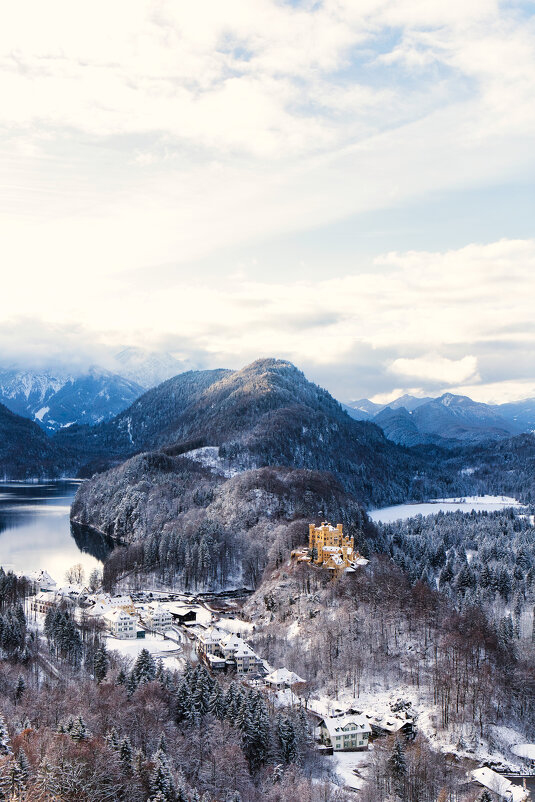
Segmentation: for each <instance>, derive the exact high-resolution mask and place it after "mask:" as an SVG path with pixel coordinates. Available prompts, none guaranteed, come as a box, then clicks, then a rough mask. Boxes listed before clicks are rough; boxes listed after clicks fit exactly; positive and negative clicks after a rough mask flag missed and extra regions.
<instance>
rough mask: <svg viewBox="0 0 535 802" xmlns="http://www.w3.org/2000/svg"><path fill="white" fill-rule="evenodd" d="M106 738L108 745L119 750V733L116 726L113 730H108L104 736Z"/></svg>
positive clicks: (116, 750)
mask: <svg viewBox="0 0 535 802" xmlns="http://www.w3.org/2000/svg"><path fill="white" fill-rule="evenodd" d="M104 740H105V741H106V743H107V744H108V746H109V747H110V748H111V749H113V750H114V751H115V752H118V751H119V735H118V733H117V730H116V729H115V727H112V728H111V730H108V732H107V733H106V735H105V737H104Z"/></svg>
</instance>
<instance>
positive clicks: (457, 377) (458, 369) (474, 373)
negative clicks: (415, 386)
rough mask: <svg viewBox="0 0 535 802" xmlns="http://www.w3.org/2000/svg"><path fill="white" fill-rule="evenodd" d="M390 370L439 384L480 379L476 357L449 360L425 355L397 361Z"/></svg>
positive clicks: (407, 376) (410, 377)
mask: <svg viewBox="0 0 535 802" xmlns="http://www.w3.org/2000/svg"><path fill="white" fill-rule="evenodd" d="M388 370H389V371H390V372H391V373H395V374H397V375H398V376H403V377H404V378H409V379H423V380H424V381H425V382H436V383H438V384H462V383H463V382H469V381H474V380H476V381H477V380H478V379H479V378H480V377H479V374H478V370H477V358H476V357H475V356H465V357H463V358H462V359H448V358H447V357H444V356H440V354H437V353H434V354H425V355H424V356H420V357H415V358H413V359H396V360H394V362H392V364H391V365H389V366H388Z"/></svg>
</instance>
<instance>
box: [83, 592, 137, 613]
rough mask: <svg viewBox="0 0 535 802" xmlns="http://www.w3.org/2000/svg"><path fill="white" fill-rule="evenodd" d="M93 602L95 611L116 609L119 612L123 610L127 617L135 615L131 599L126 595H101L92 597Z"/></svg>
mask: <svg viewBox="0 0 535 802" xmlns="http://www.w3.org/2000/svg"><path fill="white" fill-rule="evenodd" d="M93 599H94V601H95V610H101V611H103V612H104V611H106V610H113V609H115V608H118V609H120V610H124V612H125V613H128V614H129V615H135V614H136V608H135V607H134V602H133V601H132V597H131V596H128V595H123V596H110V594H109V593H101V594H99V595H98V596H94V597H93Z"/></svg>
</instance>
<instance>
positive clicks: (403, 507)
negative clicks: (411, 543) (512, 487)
mask: <svg viewBox="0 0 535 802" xmlns="http://www.w3.org/2000/svg"><path fill="white" fill-rule="evenodd" d="M508 507H522V505H521V504H520V503H519V502H518V501H517V500H516V499H514V498H510V497H509V496H465V497H461V498H437V499H431V500H430V501H424V502H422V503H421V504H397V505H396V506H394V507H383V508H382V509H379V510H371V511H370V512H368V515H369V516H370V518H371V519H372V521H375V522H376V523H379V522H380V523H383V524H389V523H392V522H393V521H404V520H406V519H407V518H414V517H415V516H416V515H424V516H425V515H436V514H437V512H456V511H461V512H472V510H475V511H476V512H483V511H485V510H486V511H487V512H493V511H495V510H504V509H506V508H508Z"/></svg>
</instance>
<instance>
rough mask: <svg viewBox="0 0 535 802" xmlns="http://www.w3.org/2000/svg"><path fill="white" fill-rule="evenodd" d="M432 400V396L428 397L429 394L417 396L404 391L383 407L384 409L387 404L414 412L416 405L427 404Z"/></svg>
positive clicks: (392, 407)
mask: <svg viewBox="0 0 535 802" xmlns="http://www.w3.org/2000/svg"><path fill="white" fill-rule="evenodd" d="M434 400H435V399H434V398H430V397H429V396H427V397H424V398H417V397H416V396H415V395H408V394H407V393H405V394H404V395H401V396H400V397H399V398H396V400H395V401H391V402H390V404H388V405H386V404H385V406H384V407H383V409H385V408H386V406H389V407H390V409H406V410H407V412H414V410H415V409H418V407H421V406H423V404H428V403H429V402H430V401H434Z"/></svg>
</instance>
